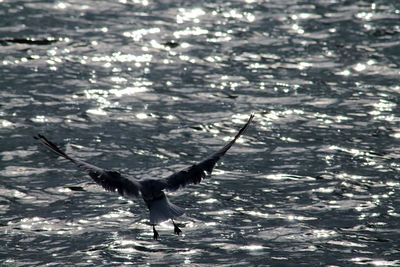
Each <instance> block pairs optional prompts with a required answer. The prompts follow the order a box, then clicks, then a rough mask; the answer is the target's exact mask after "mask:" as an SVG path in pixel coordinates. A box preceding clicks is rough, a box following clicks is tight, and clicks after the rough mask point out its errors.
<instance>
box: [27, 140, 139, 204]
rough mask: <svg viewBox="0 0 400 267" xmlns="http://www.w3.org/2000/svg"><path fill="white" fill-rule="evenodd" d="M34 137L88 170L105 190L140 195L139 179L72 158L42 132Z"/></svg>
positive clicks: (124, 194) (123, 194) (127, 194)
mask: <svg viewBox="0 0 400 267" xmlns="http://www.w3.org/2000/svg"><path fill="white" fill-rule="evenodd" d="M34 138H35V139H36V140H39V141H40V142H41V143H42V145H44V146H45V147H47V148H48V149H49V150H51V151H53V152H54V153H56V154H57V155H59V156H61V157H63V158H65V159H67V160H69V161H71V162H73V163H74V164H75V165H76V166H77V167H79V168H80V169H81V170H83V171H85V172H87V173H88V174H89V175H90V177H92V179H93V180H94V181H95V182H96V183H97V184H99V185H101V186H102V187H103V188H104V189H105V190H107V191H114V192H115V191H117V192H118V193H119V194H120V195H122V196H135V197H138V196H139V192H140V184H139V183H138V182H137V181H134V180H131V179H127V178H125V177H123V176H122V175H121V174H120V173H119V172H117V171H107V170H104V169H102V168H99V167H96V166H94V165H91V164H89V163H86V162H84V161H82V160H78V159H74V158H71V157H70V156H68V155H67V154H65V152H64V151H62V150H61V149H60V148H59V147H58V146H56V145H55V144H54V143H53V142H51V141H49V140H48V139H47V138H46V137H44V136H43V135H41V134H39V135H38V136H34Z"/></svg>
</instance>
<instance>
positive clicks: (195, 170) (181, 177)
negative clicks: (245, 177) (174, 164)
mask: <svg viewBox="0 0 400 267" xmlns="http://www.w3.org/2000/svg"><path fill="white" fill-rule="evenodd" d="M253 118H254V114H251V116H250V118H249V120H248V121H247V123H246V124H245V125H244V126H243V127H242V128H241V129H240V130H239V132H238V133H237V134H236V136H235V137H234V138H233V140H232V141H230V142H229V143H228V144H226V145H225V146H224V147H223V148H221V149H220V150H218V151H217V152H215V153H214V154H212V155H210V156H209V157H207V158H206V159H205V160H203V161H201V162H200V163H197V164H194V165H192V166H190V167H188V168H186V169H183V170H181V171H179V172H177V173H174V174H172V175H171V176H169V177H167V178H165V179H164V182H165V189H167V190H170V191H175V190H178V189H179V188H181V187H185V186H186V185H188V184H198V183H200V182H201V180H202V179H204V178H205V177H206V176H207V174H211V173H212V171H213V169H214V166H215V164H216V163H217V162H218V160H220V158H221V157H222V156H223V155H225V153H226V152H227V151H228V150H229V149H230V148H231V147H232V145H233V144H234V143H235V142H236V140H237V139H238V138H239V137H240V136H241V135H242V134H243V133H244V132H245V131H246V129H247V128H248V126H249V125H250V123H251V121H252V120H253Z"/></svg>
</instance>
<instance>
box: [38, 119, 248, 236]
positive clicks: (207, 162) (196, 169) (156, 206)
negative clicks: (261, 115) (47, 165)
mask: <svg viewBox="0 0 400 267" xmlns="http://www.w3.org/2000/svg"><path fill="white" fill-rule="evenodd" d="M253 118H254V114H251V115H250V118H249V119H248V121H247V122H246V124H245V125H244V126H243V127H242V128H241V129H240V130H239V132H238V133H237V134H236V135H235V137H234V138H233V139H232V141H230V142H229V143H227V144H226V145H225V146H224V147H222V148H221V149H220V150H218V151H217V152H215V153H213V154H211V155H210V156H208V157H207V158H205V159H204V160H202V161H200V162H199V163H196V164H193V165H191V166H189V167H187V168H185V169H183V170H181V171H178V172H176V173H174V174H172V175H170V176H168V177H166V178H159V179H154V178H151V179H149V178H146V179H135V178H134V177H131V176H127V175H122V174H121V173H120V172H118V171H115V170H106V169H103V168H100V167H97V166H94V165H92V164H89V163H87V162H85V161H82V160H79V159H76V158H73V157H71V156H70V155H67V154H66V153H65V152H64V151H62V150H61V149H60V148H59V147H58V146H57V145H55V144H54V143H53V142H51V141H50V140H49V139H47V138H46V137H45V136H43V135H41V134H38V135H37V136H34V138H35V139H36V140H38V141H40V143H41V144H42V145H44V146H45V147H47V148H48V149H49V150H51V151H53V152H54V153H56V154H57V155H59V156H61V157H63V158H65V159H67V160H69V161H71V162H72V163H74V164H75V165H76V166H77V167H78V168H79V169H81V170H83V171H85V172H86V173H87V174H88V175H89V176H90V177H91V178H92V179H93V180H94V182H96V183H97V184H99V185H100V186H102V187H103V188H104V189H105V190H107V191H114V192H117V193H118V194H120V195H121V196H123V197H125V198H139V197H140V196H141V197H142V198H143V200H144V202H145V203H146V206H147V208H148V209H149V211H150V224H151V225H152V227H153V239H154V240H157V239H158V238H159V234H158V232H157V230H156V228H155V227H156V225H157V224H159V223H161V222H164V221H167V220H169V219H171V221H172V223H173V225H174V233H175V234H177V235H179V234H181V233H182V231H181V229H179V227H178V226H177V224H176V223H175V221H174V219H175V218H177V217H179V216H181V215H183V214H184V210H183V209H182V208H180V207H178V206H176V205H174V204H172V203H171V202H170V201H169V199H168V197H167V195H166V194H165V192H164V191H176V190H178V189H180V188H183V187H186V186H188V185H190V184H198V183H200V182H201V181H202V180H203V179H205V178H206V177H207V176H209V175H211V173H212V171H213V169H214V166H215V164H216V163H217V162H218V161H219V160H220V159H221V157H222V156H224V155H225V153H226V152H227V151H228V150H229V149H230V148H231V147H232V145H233V144H234V143H235V142H236V140H237V139H238V138H239V137H240V136H241V135H242V134H243V133H244V132H245V131H246V129H247V128H248V126H249V125H250V123H251V121H252V120H253Z"/></svg>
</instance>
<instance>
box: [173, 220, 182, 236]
mask: <svg viewBox="0 0 400 267" xmlns="http://www.w3.org/2000/svg"><path fill="white" fill-rule="evenodd" d="M171 220H172V223H173V224H174V233H175V234H177V235H180V234H181V233H182V230H181V229H179V227H178V225H176V224H175V222H174V220H173V219H171Z"/></svg>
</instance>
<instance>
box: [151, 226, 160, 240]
mask: <svg viewBox="0 0 400 267" xmlns="http://www.w3.org/2000/svg"><path fill="white" fill-rule="evenodd" d="M153 234H154V235H153V239H154V240H157V239H158V238H159V237H160V235H159V234H158V232H157V230H156V227H155V224H153Z"/></svg>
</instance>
